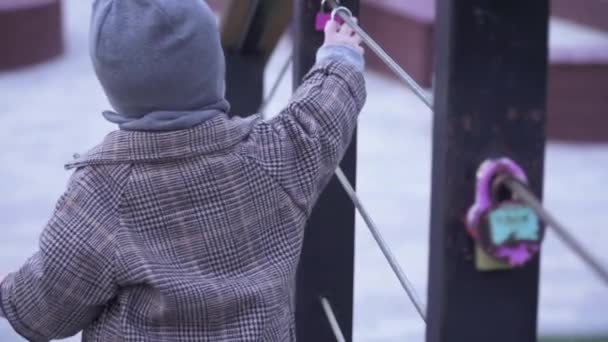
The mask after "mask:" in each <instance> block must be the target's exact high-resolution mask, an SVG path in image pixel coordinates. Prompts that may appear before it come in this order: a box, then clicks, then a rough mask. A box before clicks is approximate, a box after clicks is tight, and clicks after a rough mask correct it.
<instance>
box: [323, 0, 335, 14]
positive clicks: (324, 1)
mask: <svg viewBox="0 0 608 342" xmlns="http://www.w3.org/2000/svg"><path fill="white" fill-rule="evenodd" d="M328 1H329V0H321V12H328V13H329V12H331V11H332V10H333V9H332V8H328V10H327V11H326V10H325V6H327V2H328ZM334 1H335V2H336V4H337V5H338V6H340V0H334Z"/></svg>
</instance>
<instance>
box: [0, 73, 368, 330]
mask: <svg viewBox="0 0 608 342" xmlns="http://www.w3.org/2000/svg"><path fill="white" fill-rule="evenodd" d="M365 96H366V93H365V85H364V79H363V76H362V74H361V73H359V72H357V71H355V69H353V68H352V67H351V66H348V65H346V64H342V63H341V62H338V61H333V62H329V61H328V62H325V63H322V64H320V65H317V66H316V67H315V68H313V70H312V71H311V72H310V73H309V74H308V75H307V77H306V79H305V82H304V84H303V86H302V87H301V88H300V89H299V90H298V91H297V92H296V94H295V95H294V97H293V99H292V101H291V102H290V103H289V105H288V107H287V108H286V109H285V110H284V111H283V112H282V113H281V114H280V115H279V116H278V117H276V118H275V119H273V120H270V121H262V120H261V119H260V118H258V117H254V118H248V119H229V118H227V117H226V116H218V117H216V118H214V119H212V120H210V121H208V122H206V123H204V124H202V125H200V126H197V127H195V128H192V129H189V130H184V131H176V132H167V133H144V132H126V131H117V132H113V133H111V134H110V135H109V136H108V137H107V138H106V139H105V141H104V142H103V143H102V144H101V145H99V146H98V147H96V148H95V149H93V150H92V151H90V152H89V153H88V154H87V155H86V156H85V157H83V158H81V159H79V160H76V161H75V162H74V163H72V164H70V165H69V166H68V167H69V168H75V169H76V171H75V173H74V175H73V177H72V178H71V180H70V182H69V186H68V189H67V191H66V192H65V194H64V195H63V196H62V197H61V199H60V200H59V202H58V204H57V208H56V211H55V213H54V215H53V217H52V218H51V219H50V222H49V223H48V226H47V227H46V228H45V230H44V232H43V234H42V237H41V239H40V250H39V252H37V253H36V254H35V255H34V256H33V257H31V258H30V259H29V260H28V261H27V263H26V264H25V266H23V268H21V270H19V271H18V272H16V273H13V274H11V275H9V276H8V277H7V278H6V279H5V281H3V283H2V286H1V292H0V295H1V308H2V311H3V312H4V314H5V316H6V318H7V319H8V320H9V322H10V323H11V325H12V326H13V327H14V329H15V330H16V331H17V332H18V333H20V334H21V335H23V336H24V337H26V338H27V339H29V340H32V341H48V340H50V339H55V338H62V337H67V336H71V335H74V334H76V333H78V332H79V331H81V330H84V332H83V339H84V340H85V341H280V342H285V341H294V340H295V336H294V296H293V294H294V282H295V273H296V266H297V264H298V259H299V255H300V250H301V245H302V238H303V234H304V226H305V222H306V220H307V218H308V216H309V214H310V212H311V208H312V207H313V205H314V204H315V201H316V199H317V197H318V196H319V194H320V192H321V191H322V189H323V188H324V186H325V185H326V183H328V181H329V179H330V178H331V176H332V174H333V172H334V170H335V169H336V167H337V165H338V162H339V161H340V159H341V158H342V156H343V153H344V152H345V150H346V148H347V146H348V145H349V142H350V140H351V136H352V133H353V131H354V128H355V125H356V122H357V115H358V113H359V112H360V110H361V108H362V106H363V104H364V101H365Z"/></svg>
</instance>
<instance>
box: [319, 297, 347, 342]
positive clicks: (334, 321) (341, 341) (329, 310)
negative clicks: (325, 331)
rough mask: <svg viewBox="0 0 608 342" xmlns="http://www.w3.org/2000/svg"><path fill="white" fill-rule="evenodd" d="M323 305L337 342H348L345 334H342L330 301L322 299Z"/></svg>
mask: <svg viewBox="0 0 608 342" xmlns="http://www.w3.org/2000/svg"><path fill="white" fill-rule="evenodd" d="M321 305H322V306H323V311H325V316H327V320H328V321H329V325H330V326H331V330H332V331H333V332H334V336H335V337H336V341H338V342H346V339H345V338H344V334H343V333H342V329H340V324H338V319H337V318H336V315H335V314H334V310H333V309H332V307H331V304H330V303H329V300H327V298H325V297H321Z"/></svg>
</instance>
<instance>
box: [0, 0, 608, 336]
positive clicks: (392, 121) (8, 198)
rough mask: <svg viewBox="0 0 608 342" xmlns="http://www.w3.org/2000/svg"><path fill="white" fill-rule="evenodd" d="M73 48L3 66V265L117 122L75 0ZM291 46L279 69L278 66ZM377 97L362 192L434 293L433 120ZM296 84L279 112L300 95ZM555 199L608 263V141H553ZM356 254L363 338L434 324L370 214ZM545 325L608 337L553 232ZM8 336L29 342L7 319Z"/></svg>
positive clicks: (363, 159)
mask: <svg viewBox="0 0 608 342" xmlns="http://www.w3.org/2000/svg"><path fill="white" fill-rule="evenodd" d="M66 5H67V6H66V7H67V22H68V34H67V38H68V43H69V46H68V53H67V55H66V56H65V57H64V58H62V59H60V60H57V61H54V62H52V63H48V64H45V65H42V66H39V67H36V68H31V69H27V70H22V71H20V72H14V73H4V74H0V117H1V118H2V119H3V124H2V125H0V146H2V147H3V152H2V154H0V189H2V195H3V196H1V197H0V217H2V226H1V228H0V229H2V239H1V240H0V271H10V270H13V269H15V268H16V267H18V266H19V265H20V264H21V263H23V261H24V260H25V258H26V257H27V256H28V255H29V254H31V253H32V252H33V251H34V250H35V248H36V244H37V241H36V238H37V236H38V234H39V232H40V230H41V228H42V226H43V225H44V223H45V221H46V220H47V219H48V216H49V214H50V212H51V210H52V208H53V205H54V201H55V200H56V198H57V196H58V195H59V194H60V193H61V192H62V190H63V189H64V186H65V181H66V180H67V178H68V176H69V174H68V173H66V172H65V171H64V170H63V168H62V163H63V162H64V161H66V160H68V159H70V157H71V155H72V153H74V152H78V151H82V150H86V149H87V148H88V147H90V146H93V145H94V144H95V143H97V142H98V141H99V140H100V139H101V138H102V137H103V136H104V135H105V134H106V133H107V132H108V131H109V130H110V129H112V126H110V125H109V124H106V123H105V122H103V120H102V119H101V116H100V114H99V113H100V112H101V111H102V110H103V109H105V108H107V104H106V101H105V99H104V98H103V96H102V93H101V89H100V88H99V86H98V85H97V83H96V81H95V79H94V76H93V73H92V70H91V68H90V66H89V62H88V59H87V48H86V44H87V33H86V31H87V19H88V6H89V2H88V1H79V0H67V1H66ZM288 52H289V49H288V47H287V43H285V44H283V46H282V47H281V49H280V50H279V51H278V53H277V56H276V58H275V59H274V60H273V62H272V65H271V67H270V68H269V72H268V74H269V78H272V76H273V75H274V74H276V72H277V70H278V68H279V66H280V64H281V63H283V60H284V59H285V58H286V56H287V54H288ZM368 82H369V89H370V95H369V101H368V104H367V106H366V108H365V111H364V114H363V116H362V118H361V125H360V126H361V128H360V135H359V148H360V164H359V165H360V166H359V167H360V169H359V170H360V171H359V175H360V178H359V189H360V194H361V197H362V198H363V199H364V201H365V204H366V205H367V206H368V207H369V210H370V211H371V213H372V214H373V216H374V218H375V220H376V221H377V222H378V224H379V225H380V227H381V229H382V230H383V232H384V234H385V237H386V239H387V240H388V241H390V242H391V247H392V248H393V250H394V251H395V252H396V253H397V255H398V257H399V260H400V261H401V263H402V265H403V268H404V269H405V270H406V272H407V273H408V275H409V276H410V277H411V279H412V281H413V283H414V285H415V286H416V288H417V289H418V291H419V292H420V295H421V296H422V297H423V298H425V297H426V293H425V289H426V276H427V260H428V226H429V219H428V217H429V206H430V204H429V203H430V197H429V196H430V165H431V128H430V124H431V116H430V113H429V112H428V110H425V108H424V107H423V105H422V104H421V103H419V102H418V101H417V100H416V99H415V98H414V96H413V95H411V94H410V93H408V92H407V91H405V90H404V89H403V88H402V87H401V85H399V84H397V83H395V82H394V81H391V80H389V79H386V78H383V77H381V76H379V75H376V74H373V73H370V74H369V75H368ZM289 84H290V82H289V81H286V82H285V86H284V87H283V88H282V89H281V91H280V92H279V94H278V97H277V98H276V100H275V101H274V102H273V103H272V105H271V106H270V108H269V112H273V111H276V110H277V109H278V108H280V106H281V105H283V104H285V103H286V101H287V99H288V97H289V93H290V90H289ZM546 166H547V175H546V205H547V207H549V208H551V209H552V210H553V211H554V212H555V213H557V215H558V216H560V217H561V218H562V219H563V220H564V221H565V222H566V223H567V224H568V225H569V226H571V227H573V228H574V229H575V231H574V234H575V235H576V236H578V237H579V238H580V239H581V240H582V241H583V242H584V243H585V244H586V245H587V246H588V247H589V248H590V249H591V250H593V251H594V252H595V253H596V254H597V255H599V256H600V258H601V259H602V260H603V262H604V263H606V264H608V252H606V244H608V233H607V232H606V227H605V222H608V211H606V210H605V206H606V203H608V202H607V200H606V196H605V193H604V189H603V188H604V187H605V185H606V184H608V172H607V170H608V145H580V146H577V145H560V144H551V145H550V146H549V148H548V151H547V164H546ZM357 229H358V239H357V260H356V267H357V270H356V295H355V303H356V313H355V329H356V332H355V334H356V341H386V342H390V341H421V340H422V336H423V331H424V329H423V324H422V322H421V321H420V320H419V319H418V318H417V317H416V314H415V312H414V309H413V307H412V306H411V305H410V303H409V302H408V300H407V297H406V296H405V294H404V293H403V292H402V291H401V289H400V288H399V286H398V283H397V281H396V279H395V278H394V277H393V275H392V273H391V272H390V270H389V267H388V265H387V264H386V263H385V262H384V260H383V258H382V256H381V254H380V252H379V250H378V249H377V248H376V246H375V244H374V242H373V240H372V239H371V237H370V235H369V234H368V232H367V230H366V228H365V226H364V225H363V224H361V222H359V225H358V228H357ZM540 301H541V307H540V323H539V325H540V330H541V331H542V332H543V333H551V334H568V335H572V334H578V333H582V334H595V333H602V332H603V333H608V314H607V309H606V308H607V307H608V290H607V289H606V287H602V286H601V285H600V283H599V282H598V281H596V279H595V278H594V277H593V275H591V274H590V273H589V272H588V271H587V269H586V268H585V267H584V266H583V265H582V264H581V263H580V262H579V261H578V260H577V259H576V258H575V257H573V256H572V255H571V254H570V253H569V251H568V250H566V249H565V248H564V247H563V245H562V244H561V243H560V242H559V241H557V240H556V239H555V238H554V237H553V236H552V235H550V236H549V237H548V240H547V243H546V246H545V253H544V257H543V262H542V284H541V298H540ZM0 341H2V342H13V341H20V339H19V338H17V337H16V336H14V335H13V334H12V333H11V332H10V329H9V328H8V327H7V326H6V325H5V324H4V323H3V322H2V323H0Z"/></svg>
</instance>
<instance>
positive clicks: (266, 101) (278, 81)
mask: <svg viewBox="0 0 608 342" xmlns="http://www.w3.org/2000/svg"><path fill="white" fill-rule="evenodd" d="M291 63H293V51H292V52H291V54H290V55H289V58H287V61H285V64H283V67H281V71H279V75H278V76H277V79H276V80H275V81H274V84H273V85H272V88H271V89H270V92H269V93H268V95H267V96H266V99H264V103H262V106H260V113H264V112H265V111H266V108H267V107H268V104H269V103H270V101H272V99H273V98H274V96H275V95H276V94H277V90H279V86H281V83H282V82H283V79H284V78H285V76H286V75H287V71H289V67H290V66H291Z"/></svg>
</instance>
